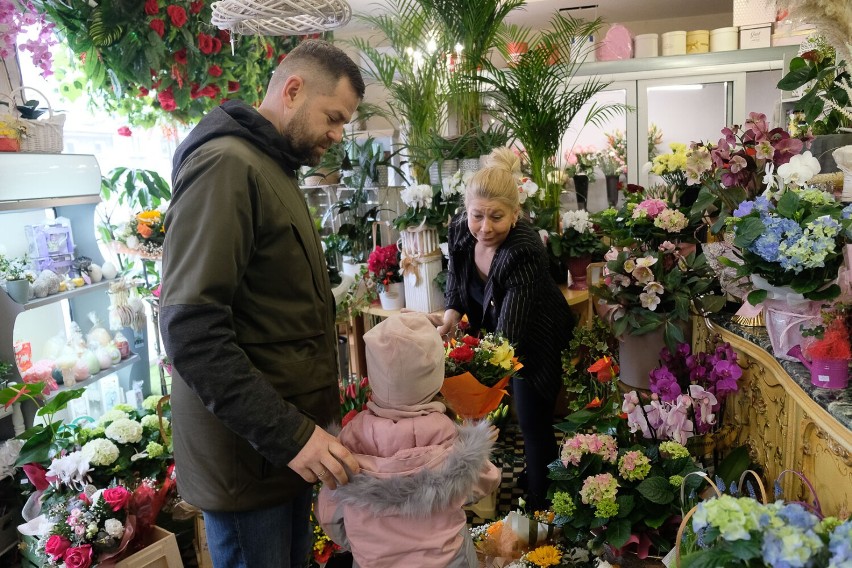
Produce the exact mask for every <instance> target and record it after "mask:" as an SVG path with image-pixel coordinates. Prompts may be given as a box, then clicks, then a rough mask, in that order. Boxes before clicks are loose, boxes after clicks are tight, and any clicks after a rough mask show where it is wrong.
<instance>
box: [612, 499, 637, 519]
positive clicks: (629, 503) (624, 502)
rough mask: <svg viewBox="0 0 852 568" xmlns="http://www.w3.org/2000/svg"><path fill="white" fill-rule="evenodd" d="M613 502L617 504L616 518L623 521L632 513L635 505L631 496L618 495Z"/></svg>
mask: <svg viewBox="0 0 852 568" xmlns="http://www.w3.org/2000/svg"><path fill="white" fill-rule="evenodd" d="M615 502H616V503H618V518H620V519H625V518H627V516H628V515H629V514H630V513H631V512H633V506H634V504H635V501H634V499H633V495H619V496H618V497H616V498H615Z"/></svg>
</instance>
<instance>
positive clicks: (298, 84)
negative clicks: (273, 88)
mask: <svg viewBox="0 0 852 568" xmlns="http://www.w3.org/2000/svg"><path fill="white" fill-rule="evenodd" d="M304 91H305V81H304V80H303V79H302V78H301V77H299V76H298V75H290V76H289V77H287V79H285V80H284V85H283V86H282V87H281V97H282V99H283V103H284V106H286V107H287V108H293V106H294V105H296V101H297V99H298V98H300V97H304V94H305V93H304Z"/></svg>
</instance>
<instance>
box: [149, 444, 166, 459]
mask: <svg viewBox="0 0 852 568" xmlns="http://www.w3.org/2000/svg"><path fill="white" fill-rule="evenodd" d="M145 452H146V453H147V454H148V457H149V458H158V457H160V456H161V455H163V452H164V449H163V446H162V445H161V444H158V443H157V442H148V445H147V446H145Z"/></svg>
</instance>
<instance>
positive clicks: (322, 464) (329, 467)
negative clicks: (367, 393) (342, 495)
mask: <svg viewBox="0 0 852 568" xmlns="http://www.w3.org/2000/svg"><path fill="white" fill-rule="evenodd" d="M287 465H288V466H289V467H290V469H292V470H293V471H295V472H296V473H298V474H299V475H301V476H302V479H304V480H305V481H307V482H308V483H316V482H317V481H322V482H323V483H325V484H326V485H328V486H329V488H331V489H337V487H338V486H339V485H346V484H347V483H349V475H348V474H347V471H348V472H349V473H358V471H359V470H360V467H359V466H358V462H357V460H355V458H354V457H353V456H352V454H351V453H349V450H347V449H346V448H345V447H344V446H343V445H342V444H341V443H340V442H339V441H338V439H337V438H335V437H334V436H332V435H331V434H329V433H328V432H326V431H325V430H323V429H322V428H320V427H319V426H316V427H314V433H313V434H311V438H310V439H309V440H308V443H307V444H305V447H304V448H302V451H300V452H299V453H298V454H296V457H295V458H293V459H292V460H290V462H289V463H288V464H287Z"/></svg>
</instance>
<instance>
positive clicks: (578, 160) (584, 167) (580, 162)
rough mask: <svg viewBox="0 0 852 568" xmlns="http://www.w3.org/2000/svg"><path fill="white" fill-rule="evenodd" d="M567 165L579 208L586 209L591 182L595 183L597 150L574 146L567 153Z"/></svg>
mask: <svg viewBox="0 0 852 568" xmlns="http://www.w3.org/2000/svg"><path fill="white" fill-rule="evenodd" d="M565 163H566V166H565V175H567V176H568V177H569V178H572V179H573V181H574V191H576V192H577V207H579V208H581V209H585V208H586V202H587V201H588V197H589V182H593V181H595V165H596V164H597V150H596V149H595V147H594V146H586V147H584V146H574V147H573V148H571V149H570V150H567V151H566V152H565Z"/></svg>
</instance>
